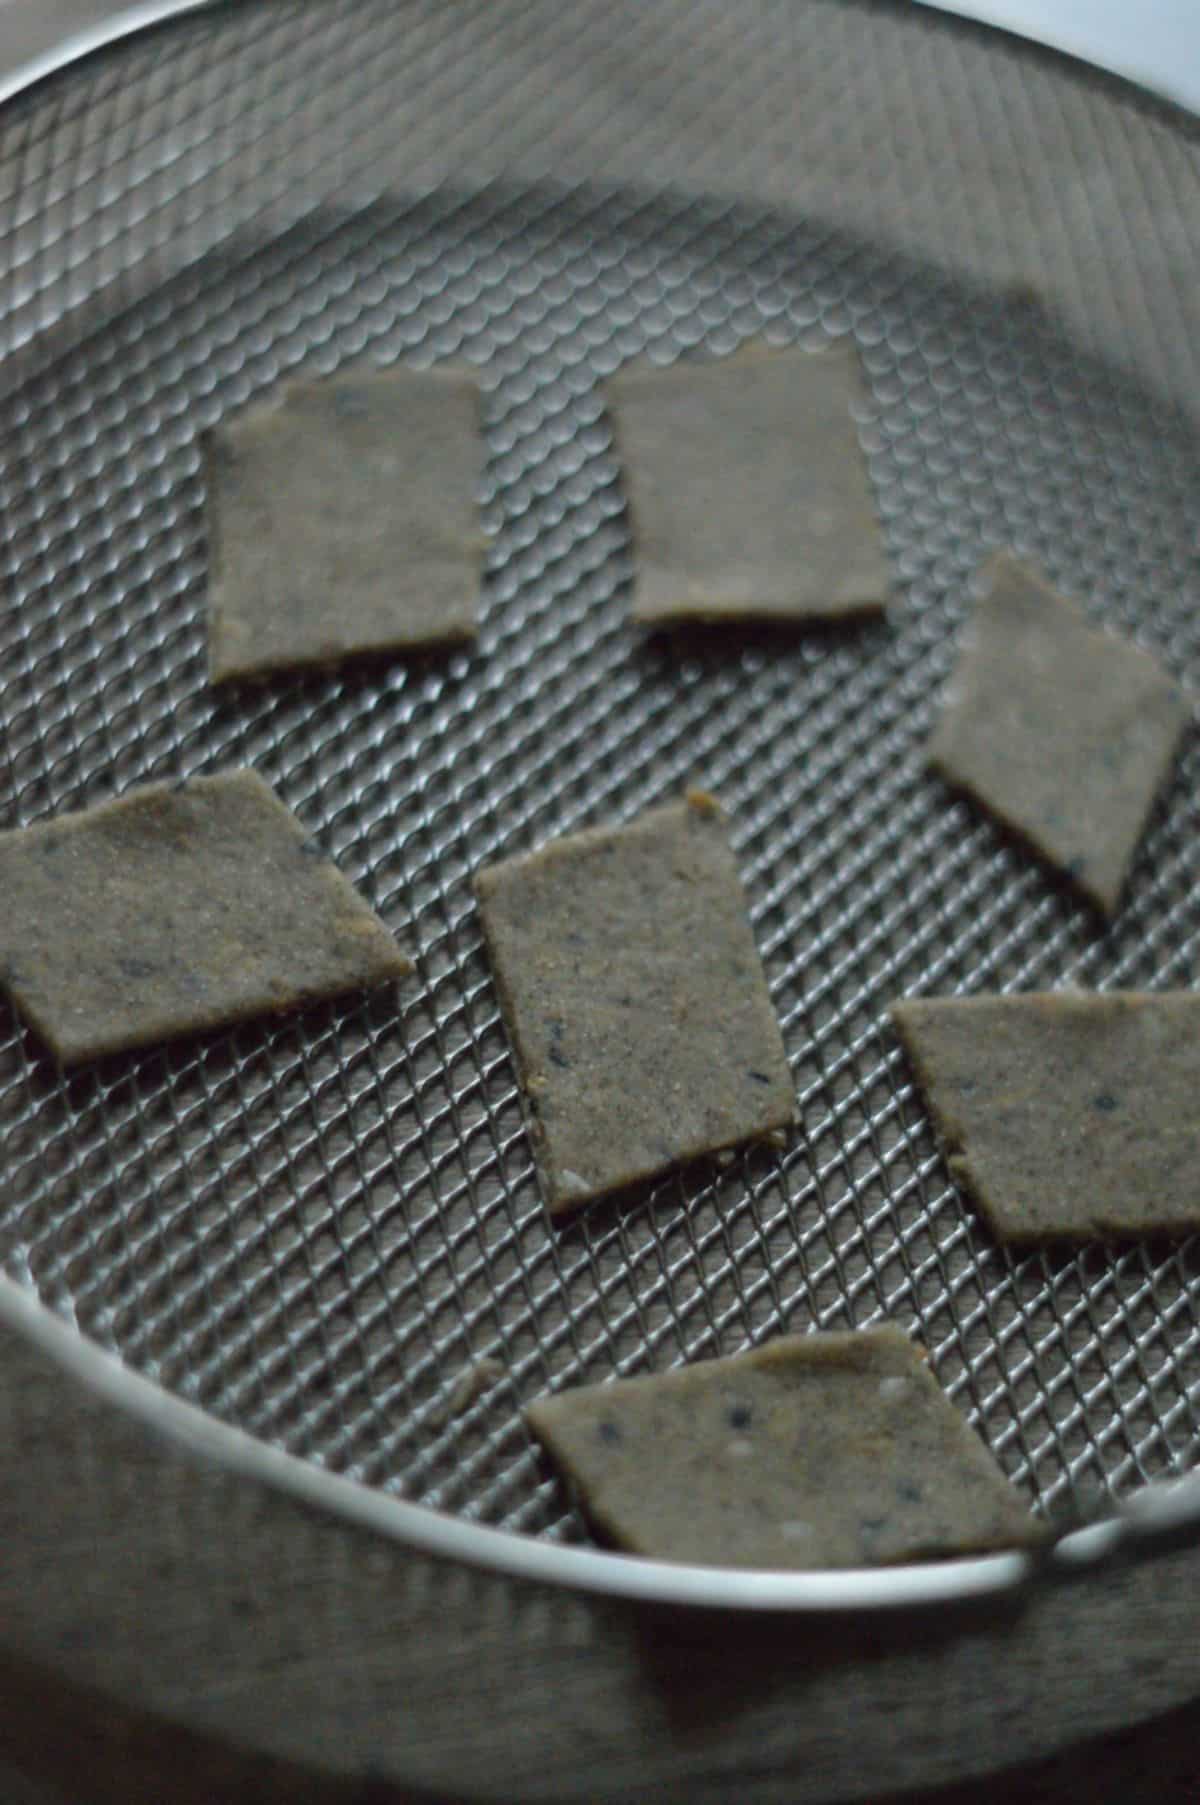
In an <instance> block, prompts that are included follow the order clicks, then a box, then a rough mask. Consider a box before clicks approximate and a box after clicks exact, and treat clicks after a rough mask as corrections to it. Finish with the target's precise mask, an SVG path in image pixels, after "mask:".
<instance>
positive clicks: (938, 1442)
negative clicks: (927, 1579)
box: [525, 1328, 1043, 1568]
mask: <svg viewBox="0 0 1200 1805" xmlns="http://www.w3.org/2000/svg"><path fill="white" fill-rule="evenodd" d="M525 1416H526V1420H527V1422H528V1423H529V1426H530V1428H531V1429H532V1430H533V1433H534V1434H535V1435H536V1436H537V1437H538V1439H539V1441H541V1442H542V1443H543V1444H544V1446H545V1447H546V1449H547V1451H548V1452H549V1454H550V1456H551V1458H552V1459H553V1461H554V1463H555V1465H556V1466H557V1467H559V1468H560V1470H561V1471H562V1472H563V1473H564V1474H565V1476H566V1477H567V1478H568V1480H570V1481H571V1483H572V1484H573V1486H574V1488H575V1490H576V1492H577V1494H578V1496H579V1499H580V1502H581V1504H582V1507H583V1509H584V1511H585V1512H586V1514H587V1516H588V1518H589V1520H590V1521H591V1523H592V1524H593V1525H594V1526H595V1528H596V1529H597V1531H598V1532H599V1533H600V1534H601V1535H602V1536H603V1537H605V1538H606V1539H607V1540H608V1541H611V1542H614V1543H616V1545H617V1546H618V1547H620V1548H626V1549H629V1550H631V1551H632V1552H633V1553H635V1554H646V1555H654V1556H657V1557H659V1558H660V1559H664V1560H676V1561H692V1562H697V1563H701V1564H704V1565H713V1566H724V1567H769V1568H777V1567H865V1566H874V1565H878V1564H882V1563H887V1562H891V1561H903V1560H911V1559H914V1558H917V1557H919V1556H934V1555H955V1554H966V1553H973V1552H980V1551H982V1550H985V1549H994V1548H1004V1547H1017V1546H1028V1545H1029V1544H1032V1543H1034V1542H1036V1541H1038V1540H1039V1539H1040V1538H1041V1535H1042V1533H1043V1532H1042V1530H1041V1528H1040V1526H1039V1524H1038V1523H1037V1522H1036V1521H1035V1520H1034V1518H1033V1517H1031V1516H1030V1514H1029V1511H1028V1510H1027V1509H1026V1507H1025V1505H1024V1504H1023V1502H1022V1501H1021V1499H1020V1497H1019V1496H1018V1494H1017V1493H1016V1492H1015V1491H1014V1489H1013V1488H1012V1486H1011V1485H1010V1484H1009V1482H1008V1480H1007V1479H1006V1478H1005V1477H1004V1474H1003V1473H1002V1472H1001V1471H1000V1468H999V1467H998V1466H997V1465H996V1463H995V1461H994V1460H993V1458H992V1456H991V1454H990V1453H989V1452H988V1450H987V1449H986V1448H985V1447H984V1445H983V1443H982V1442H981V1441H980V1439H979V1437H978V1436H977V1435H976V1434H975V1433H974V1431H973V1430H972V1429H971V1428H969V1427H968V1425H967V1424H966V1423H965V1422H964V1421H963V1419H962V1417H960V1416H959V1414H958V1412H957V1411H956V1410H955V1409H954V1406H953V1405H952V1404H951V1403H950V1401H949V1400H948V1398H947V1397H946V1396H945V1394H944V1392H943V1391H942V1390H941V1388H940V1387H939V1386H938V1384H937V1381H936V1380H935V1379H934V1377H933V1375H932V1374H931V1373H930V1371H929V1369H928V1367H927V1365H926V1364H925V1359H924V1356H923V1354H922V1352H921V1349H920V1348H918V1347H916V1346H914V1344H913V1343H912V1342H910V1341H908V1340H907V1339H906V1337H905V1336H903V1335H902V1334H900V1332H899V1331H898V1330H897V1329H891V1328H883V1329H877V1330H873V1331H871V1332H869V1333H861V1334H854V1333H851V1334H829V1335H797V1336H789V1337H786V1338H783V1339H780V1340H778V1341H773V1342H770V1343H768V1344H767V1346H765V1347H762V1348H759V1349H757V1350H755V1351H754V1352H753V1353H749V1354H741V1355H738V1356H737V1357H736V1358H734V1359H732V1360H704V1361H698V1362H697V1363H696V1364H694V1365H692V1366H688V1367H684V1368H682V1369H680V1370H678V1371H675V1372H668V1373H662V1374H660V1375H658V1376H656V1377H654V1378H648V1379H626V1380H622V1381H619V1382H617V1383H616V1384H607V1385H592V1386H588V1387H586V1388H584V1389H581V1390H578V1391H565V1392H562V1393H560V1394H559V1395H558V1396H557V1397H548V1398H541V1399H539V1400H538V1401H537V1402H536V1403H534V1404H531V1405H530V1406H529V1407H528V1408H527V1410H526V1412H525Z"/></svg>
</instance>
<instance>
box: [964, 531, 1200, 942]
mask: <svg viewBox="0 0 1200 1805" xmlns="http://www.w3.org/2000/svg"><path fill="white" fill-rule="evenodd" d="M988 576H989V579H990V587H989V589H988V592H987V594H986V595H985V597H984V599H983V600H982V601H981V602H979V603H978V605H977V606H976V608H975V611H974V613H973V615H972V617H971V620H970V622H969V623H968V626H967V629H966V632H965V635H964V643H963V649H962V654H961V657H960V659H959V662H958V666H957V668H956V670H955V672H954V675H953V677H952V679H951V682H950V686H949V690H948V692H947V697H946V703H945V707H944V709H943V712H942V716H941V719H940V720H939V722H938V725H937V727H936V729H935V731H934V734H933V737H932V739H931V740H930V742H929V748H928V759H929V763H930V765H931V766H932V767H933V769H934V770H935V771H937V772H938V773H939V774H940V775H941V776H942V777H944V778H945V779H946V780H947V782H949V783H951V784H954V785H956V786H957V787H958V788H960V789H963V790H965V791H966V792H967V793H968V794H969V795H971V796H972V797H973V798H974V799H975V800H976V801H977V802H979V803H981V804H982V805H983V806H984V807H985V808H987V809H990V811H991V812H992V814H994V815H995V816H997V818H998V819H999V820H1000V821H1002V822H1003V823H1004V824H1005V825H1006V826H1007V827H1009V828H1011V829H1012V830H1013V831H1014V832H1016V833H1017V834H1019V835H1020V836H1021V837H1022V838H1023V839H1025V840H1026V841H1027V842H1028V844H1029V845H1030V846H1032V847H1033V848H1034V850H1035V851H1037V852H1038V853H1040V854H1041V856H1042V857H1043V858H1044V859H1046V860H1048V861H1049V863H1051V864H1052V865H1056V866H1057V867H1058V868H1059V870H1060V871H1062V872H1064V873H1065V874H1066V876H1067V877H1068V878H1070V879H1071V880H1072V882H1074V883H1075V884H1077V885H1078V887H1079V888H1080V889H1081V890H1082V891H1083V892H1084V893H1085V895H1087V896H1088V897H1090V898H1091V900H1092V902H1093V903H1095V904H1096V906H1097V907H1098V908H1100V909H1102V910H1103V911H1104V912H1105V913H1106V914H1112V913H1113V911H1114V910H1115V909H1116V906H1117V903H1118V901H1119V898H1120V894H1121V891H1122V888H1123V886H1124V883H1125V879H1126V877H1127V875H1128V872H1129V868H1130V865H1131V864H1132V862H1133V855H1134V852H1135V850H1136V847H1137V843H1138V841H1139V839H1140V838H1141V834H1142V830H1143V828H1144V827H1145V825H1146V820H1147V817H1148V816H1149V813H1150V809H1151V806H1152V804H1153V802H1154V799H1155V796H1156V795H1157V793H1158V791H1159V789H1160V788H1161V787H1162V786H1163V784H1164V783H1165V781H1166V779H1167V777H1168V776H1169V774H1170V771H1171V767H1172V764H1173V762H1174V759H1175V755H1176V752H1177V750H1178V746H1179V740H1180V736H1181V735H1182V733H1183V730H1184V728H1185V726H1186V725H1187V722H1188V719H1189V713H1190V711H1189V709H1188V706H1187V704H1186V702H1185V700H1184V698H1183V696H1182V695H1181V694H1180V692H1179V690H1178V689H1177V688H1176V686H1175V685H1174V684H1173V683H1172V682H1171V680H1170V678H1169V677H1168V676H1167V675H1166V673H1165V672H1164V671H1162V670H1161V669H1160V668H1159V666H1158V665H1157V664H1156V662H1155V661H1154V659H1153V658H1151V657H1150V655H1149V653H1147V652H1143V651H1141V650H1139V648H1138V647H1136V646H1133V645H1130V644H1128V642H1127V641H1125V640H1122V639H1119V638H1118V637H1117V636H1116V634H1114V633H1109V632H1096V631H1094V630H1093V629H1092V628H1091V627H1089V626H1088V625H1087V624H1086V623H1085V621H1084V619H1083V616H1082V615H1081V614H1080V613H1079V612H1078V610H1077V609H1076V608H1075V607H1073V606H1072V604H1071V603H1070V602H1067V601H1064V599H1063V598H1062V597H1061V596H1060V595H1058V594H1056V593H1055V591H1054V590H1052V589H1050V588H1049V587H1048V586H1047V585H1046V584H1045V583H1043V582H1041V581H1040V580H1039V579H1038V578H1037V577H1035V576H1033V575H1032V574H1031V573H1030V572H1029V571H1028V570H1026V569H1025V568H1024V567H1023V566H1022V565H1021V564H1019V563H1018V562H1017V560H1016V559H1015V558H1012V557H1010V556H1008V555H1001V556H998V557H996V558H994V559H993V560H992V561H991V564H990V566H989V572H988Z"/></svg>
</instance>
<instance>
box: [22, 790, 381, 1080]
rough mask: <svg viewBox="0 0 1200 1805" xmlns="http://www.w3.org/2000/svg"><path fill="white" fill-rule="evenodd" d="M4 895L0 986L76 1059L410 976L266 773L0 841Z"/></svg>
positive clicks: (152, 797)
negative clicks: (277, 794) (279, 797)
mask: <svg viewBox="0 0 1200 1805" xmlns="http://www.w3.org/2000/svg"><path fill="white" fill-rule="evenodd" d="M0 892H2V893H3V896H4V901H5V910H4V917H3V921H2V923H0V981H2V982H3V985H4V988H5V990H6V991H7V993H8V994H9V995H10V996H11V997H12V999H13V1001H14V1002H15V1004H16V1006H17V1008H18V1009H19V1010H20V1012H21V1014H22V1015H23V1016H24V1017H25V1019H26V1021H28V1023H29V1025H30V1026H31V1027H32V1028H33V1029H34V1030H35V1032H36V1033H37V1034H39V1035H40V1036H41V1038H42V1039H43V1040H44V1041H45V1042H46V1043H47V1045H48V1046H49V1047H50V1049H51V1051H52V1052H54V1053H55V1054H56V1055H57V1057H58V1059H59V1061H60V1062H61V1063H62V1064H63V1065H76V1064H78V1063H79V1062H80V1061H82V1060H85V1059H93V1058H96V1057H98V1056H99V1055H101V1054H104V1053H114V1052H118V1051H121V1050H123V1049H126V1048H130V1047H140V1046H146V1045H148V1044H151V1043H153V1042H155V1041H160V1040H167V1039H170V1038H173V1037H174V1036H176V1035H180V1034H187V1033H192V1032H195V1031H197V1030H200V1029H207V1028H215V1027H219V1026H222V1025H223V1024H225V1023H227V1022H234V1021H238V1020H240V1019H241V1018H242V1017H244V1016H251V1015H257V1014H260V1013H262V1012H264V1011H266V1010H279V1009H287V1008H290V1007H292V1006H293V1005H295V1004H299V1003H303V1002H308V1001H311V1000H313V999H316V998H318V997H328V996H334V995H337V994H338V993H339V992H341V991H346V990H354V989H358V988H360V987H363V986H367V985H376V984H382V983H383V982H385V981H386V980H387V979H389V978H396V977H401V976H403V975H404V973H406V972H408V971H410V970H411V969H412V968H411V966H410V964H409V962H408V960H407V959H406V958H405V957H404V955H403V954H402V953H401V952H400V950H399V948H398V947H397V945H396V943H395V941H394V940H393V938H392V936H391V934H390V933H389V932H388V930H387V929H386V927H384V925H383V923H382V922H381V921H380V920H379V919H378V917H377V916H376V915H374V914H373V913H372V911H371V910H370V909H369V908H368V907H367V905H366V903H365V902H363V900H362V898H361V897H360V896H359V894H358V892H357V891H356V890H355V889H354V887H353V885H352V884H351V883H350V882H349V881H348V879H346V878H344V877H343V876H342V874H341V872H340V871H339V870H338V868H337V866H336V865H334V864H333V862H332V861H331V860H330V859H329V858H328V857H327V856H326V855H325V854H324V853H323V852H322V851H321V849H320V847H318V846H317V845H315V844H314V842H313V841H311V840H310V839H309V838H308V836H307V835H306V834H305V831H304V829H303V828H302V827H301V825H300V823H299V822H298V821H297V820H296V818H295V816H294V815H293V814H292V813H291V811H290V810H289V809H287V808H285V807H284V805H283V803H281V802H280V801H278V800H277V798H276V797H275V795H274V794H273V793H272V791H271V790H270V789H269V788H268V786H267V785H266V784H265V783H264V782H263V780H262V778H261V777H259V776H258V775H257V773H256V772H254V771H228V772H223V773H222V774H221V775H219V776H216V777H197V778H194V779H193V780H192V781H191V782H190V783H185V784H180V785H175V786H171V785H168V784H149V785H146V786H145V787H144V788H142V789H136V790H131V791H130V792H129V793H128V795H125V796H121V797H118V798H117V799H116V800H115V801H112V802H103V803H100V804H98V805H97V806H96V807H94V808H89V809H84V810H82V811H81V812H79V813H77V814H67V815H60V816H58V817H57V818H55V819H54V820H51V821H47V822H44V823H41V824H39V825H38V826H36V827H26V828H20V829H18V830H17V831H15V832H11V833H5V834H0Z"/></svg>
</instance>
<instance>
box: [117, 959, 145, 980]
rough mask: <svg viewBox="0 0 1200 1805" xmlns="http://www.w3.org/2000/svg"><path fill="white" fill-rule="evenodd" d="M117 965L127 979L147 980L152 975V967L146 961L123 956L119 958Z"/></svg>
mask: <svg viewBox="0 0 1200 1805" xmlns="http://www.w3.org/2000/svg"><path fill="white" fill-rule="evenodd" d="M117 964H118V965H119V966H120V968H121V970H122V972H123V973H124V975H125V976H126V977H127V978H149V977H152V976H153V975H154V967H153V965H151V964H150V962H149V960H147V959H135V958H133V957H132V956H125V957H123V958H119V959H118V960H117Z"/></svg>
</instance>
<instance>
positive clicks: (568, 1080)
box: [475, 792, 796, 1214]
mask: <svg viewBox="0 0 1200 1805" xmlns="http://www.w3.org/2000/svg"><path fill="white" fill-rule="evenodd" d="M475 889H476V894H477V896H478V898H479V903H480V915H481V919H482V922H483V930H484V934H485V936H486V939H487V944H488V950H489V953H490V955H491V960H492V966H493V969H494V971H495V975H496V983H497V987H498V989H499V993H500V1001H501V1007H502V1008H503V1011H504V1015H505V1019H506V1022H507V1024H508V1030H509V1034H510V1036H511V1039H512V1042H513V1046H514V1048H515V1051H516V1056H517V1063H518V1068H519V1072H520V1079H521V1084H522V1088H523V1090H524V1093H525V1098H526V1103H527V1107H528V1112H529V1116H530V1128H531V1135H532V1145H533V1151H534V1156H535V1158H536V1160H537V1163H538V1166H539V1169H540V1172H541V1177H542V1186H543V1191H544V1194H545V1197H546V1202H547V1204H548V1206H549V1208H550V1210H551V1211H552V1212H554V1213H556V1214H557V1213H559V1212H562V1211H565V1210H569V1209H573V1208H574V1207H575V1206H576V1205H577V1204H580V1203H583V1202H585V1201H586V1200H587V1199H588V1198H589V1197H596V1196H599V1195H600V1194H601V1193H602V1192H605V1191H612V1190H617V1189H619V1188H621V1187H622V1186H624V1185H628V1184H632V1183H633V1182H634V1181H636V1180H638V1179H643V1178H649V1177H652V1176H654V1175H655V1174H656V1173H659V1172H662V1171H665V1170H666V1169H667V1168H668V1167H669V1166H672V1165H675V1164H677V1163H679V1162H681V1161H683V1160H687V1159H692V1158H694V1157H695V1156H696V1155H697V1154H700V1153H707V1152H711V1151H714V1150H716V1149H718V1148H722V1147H728V1146H731V1145H733V1144H734V1143H735V1142H738V1141H744V1140H748V1139H750V1138H751V1137H753V1136H755V1135H764V1134H766V1133H768V1132H769V1131H770V1130H772V1129H775V1128H779V1127H782V1126H783V1125H784V1124H785V1123H788V1122H790V1121H791V1120H792V1118H793V1116H794V1114H795V1107H796V1101H795V1091H794V1089H793V1086H792V1080H791V1074H790V1072H789V1069H788V1063H787V1058H786V1056H785V1054H784V1049H783V1040H782V1038H781V1036H780V1032H779V1024H778V1022H777V1021H776V1019H775V1013H774V1010H773V1009H772V1007H771V999H770V996H769V994H768V992H767V985H766V980H765V978H764V976H763V970H762V965H761V963H760V961H759V957H758V951H757V949H756V947H755V944H754V937H753V935H752V933H751V931H750V924H749V922H748V921H747V919H746V903H745V896H744V894H743V891H742V886H741V882H740V880H739V877H738V872H737V866H736V864H735V862H734V858H733V854H732V852H731V850H730V847H729V840H728V837H727V831H726V822H725V816H724V815H723V813H722V812H721V810H720V809H719V808H718V807H717V805H716V804H715V803H714V802H713V801H712V799H711V798H710V797H707V796H704V795H702V794H700V793H698V792H693V794H692V795H691V796H690V797H689V799H688V800H687V801H686V802H683V803H679V804H677V805H673V806H670V807H667V808H661V809H653V810H651V811H650V812H649V813H648V814H645V815H642V816H641V817H640V818H639V819H638V820H637V821H635V822H633V823H632V824H631V825H630V826H628V827H618V828H607V829H598V830H592V831H590V832H586V833H580V834H574V835H571V836H569V837H567V838H565V839H561V840H556V841H553V842H551V844H550V845H548V846H545V847H543V848H542V850H541V851H540V852H535V853H532V854H530V855H529V856H527V857H524V858H516V859H510V860H508V861H507V862H506V863H504V864H500V865H492V866H489V867H488V868H486V869H485V870H483V871H480V872H479V873H478V874H477V876H476V880H475Z"/></svg>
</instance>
